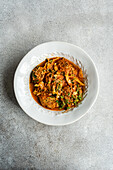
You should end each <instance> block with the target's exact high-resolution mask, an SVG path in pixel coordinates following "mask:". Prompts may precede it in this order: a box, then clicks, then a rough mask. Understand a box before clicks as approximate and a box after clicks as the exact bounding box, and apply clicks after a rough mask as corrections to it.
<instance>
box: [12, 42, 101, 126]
mask: <svg viewBox="0 0 113 170" xmlns="http://www.w3.org/2000/svg"><path fill="white" fill-rule="evenodd" d="M56 56H58V57H65V58H67V59H68V60H70V61H72V62H73V63H75V64H76V63H77V64H78V65H79V66H80V67H81V68H82V69H83V72H84V75H85V76H86V77H87V82H86V84H87V90H86V92H85V98H84V100H83V101H82V103H81V104H80V105H79V106H78V107H76V108H74V109H73V110H69V111H68V112H66V113H63V112H62V111H52V110H48V109H46V108H43V107H42V106H40V105H39V104H38V103H36V101H35V100H34V99H33V98H32V96H31V93H30V89H29V78H30V74H31V71H32V70H33V68H34V67H36V66H37V65H38V64H40V63H41V62H43V61H44V60H45V59H46V58H53V57H56ZM98 89H99V80H98V73H97V70H96V67H95V64H94V62H93V61H92V59H91V58H90V57H89V55H88V54H87V53H86V52H85V51H83V50H82V49H81V48H80V47H77V46H75V45H72V44H69V43H65V42H48V43H44V44H41V45H38V46H36V47H35V48H33V49H32V50H31V51H30V52H29V53H27V54H26V55H25V57H24V58H23V59H22V60H21V62H20V64H19V65H18V67H17V70H16V72H15V76H14V91H15V96H16V98H17V101H18V103H19V105H20V106H21V108H22V109H23V110H24V111H25V113H26V114H28V115H29V116H30V117H32V118H33V119H35V120H37V121H39V122H41V123H44V124H47V125H54V126H58V125H67V124H70V123H73V122H75V121H77V120H78V119H80V118H81V117H83V116H84V115H85V113H86V112H87V111H88V110H89V109H90V108H91V106H92V105H93V104H94V102H95V100H96V98H97V94H98Z"/></svg>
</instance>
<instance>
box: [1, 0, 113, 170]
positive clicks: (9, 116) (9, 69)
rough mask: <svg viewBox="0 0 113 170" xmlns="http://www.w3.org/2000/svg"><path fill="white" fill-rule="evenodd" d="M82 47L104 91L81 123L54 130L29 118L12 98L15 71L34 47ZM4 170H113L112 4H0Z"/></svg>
mask: <svg viewBox="0 0 113 170" xmlns="http://www.w3.org/2000/svg"><path fill="white" fill-rule="evenodd" d="M52 40H59V41H66V42H70V43H73V44H75V45H78V46H80V47H81V48H83V49H84V50H85V51H86V52H87V53H89V55H90V56H91V58H92V59H93V61H94V62H95V63H96V66H97V69H98V72H99V77H100V92H99V96H98V99H97V101H96V103H95V105H94V106H93V108H92V109H91V110H90V111H89V112H88V113H87V115H86V116H84V117H83V118H82V119H81V120H79V121H78V122H76V123H74V124H72V125H69V126H63V127H50V126H46V125H43V124H40V123H38V122H36V121H34V120H32V119H31V118H29V117H28V116H27V115H26V114H25V113H24V112H23V111H22V110H21V108H20V107H19V105H18V104H17V101H16V99H15V97H14V93H13V85H12V82H13V75H14V71H15V69H16V67H17V65H18V63H19V61H20V60H21V59H22V57H23V56H24V55H25V54H26V53H27V52H28V51H29V50H30V49H32V48H33V47H34V46H36V45H38V44H40V43H43V42H47V41H52ZM0 114H1V115H0V133H1V136H0V142H1V144H0V169H13V168H14V169H22V168H23V169H25V168H26V169H27V168H29V169H31V168H34V169H38V170H54V169H55V170H113V1H112V0H88V1H85V0H76V1H74V0H70V1H67V0H43V1H41V0H31V1H30V0H18V1H16V0H0Z"/></svg>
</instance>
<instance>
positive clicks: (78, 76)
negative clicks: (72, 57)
mask: <svg viewBox="0 0 113 170" xmlns="http://www.w3.org/2000/svg"><path fill="white" fill-rule="evenodd" d="M84 89H85V83H84V76H83V72H82V69H81V68H80V67H79V66H78V65H75V64H74V63H72V62H71V61H69V60H67V59H66V58H64V57H54V58H47V59H46V60H45V61H43V62H42V63H41V64H39V65H37V66H36V67H35V68H34V69H33V70H32V72H31V76H30V91H31V94H32V96H33V98H34V99H35V101H37V102H38V103H39V104H40V105H41V106H43V107H45V108H47V109H51V110H69V109H71V108H74V107H76V106H77V105H78V104H79V103H80V102H81V101H82V100H83V94H84Z"/></svg>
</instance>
